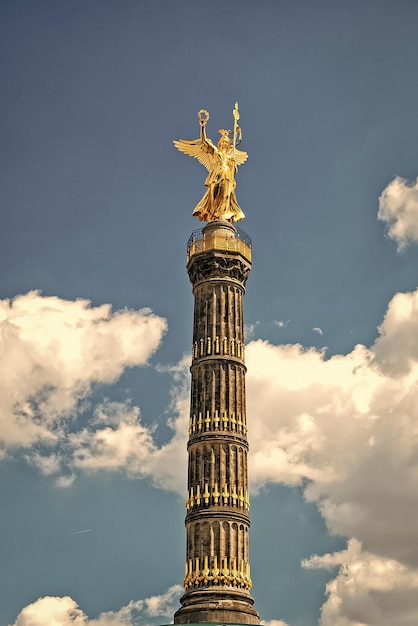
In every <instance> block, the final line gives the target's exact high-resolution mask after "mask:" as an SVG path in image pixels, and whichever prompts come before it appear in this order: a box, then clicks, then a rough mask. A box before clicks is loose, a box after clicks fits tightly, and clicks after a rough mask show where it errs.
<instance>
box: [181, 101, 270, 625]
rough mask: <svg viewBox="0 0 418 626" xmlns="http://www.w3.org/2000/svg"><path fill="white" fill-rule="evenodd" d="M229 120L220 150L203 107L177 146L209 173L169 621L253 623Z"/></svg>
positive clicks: (195, 273)
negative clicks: (183, 543) (180, 561)
mask: <svg viewBox="0 0 418 626" xmlns="http://www.w3.org/2000/svg"><path fill="white" fill-rule="evenodd" d="M233 117H234V127H233V131H230V130H224V129H221V130H220V131H219V132H220V134H221V137H220V139H219V141H218V145H217V146H215V145H214V144H213V143H212V141H211V140H210V139H209V138H208V137H207V136H206V124H207V122H208V120H209V113H208V112H207V111H205V110H201V111H199V113H198V119H199V123H200V137H199V139H196V140H192V141H188V140H185V139H179V140H178V141H174V145H175V146H176V147H177V148H178V149H179V150H180V151H181V152H184V153H185V154H188V155H190V156H192V157H195V158H196V159H198V161H199V162H200V163H201V164H202V165H204V166H205V167H206V169H207V170H208V172H209V173H208V176H207V178H206V180H205V186H206V193H205V194H204V196H203V198H202V199H201V201H200V202H199V203H198V204H197V206H196V208H195V209H194V211H193V215H194V216H195V217H197V218H198V219H199V220H202V221H206V222H208V223H207V224H206V226H204V227H203V228H202V229H199V230H198V231H195V232H194V233H193V234H192V235H191V237H190V239H189V242H188V247H187V271H188V274H189V278H190V281H191V283H192V285H193V294H194V324H193V346H192V365H191V368H190V370H191V378H192V380H191V406H190V424H189V441H188V444H187V449H188V486H187V499H186V510H187V513H186V520H185V525H186V533H187V547H186V566H185V577H184V587H185V593H184V595H183V596H182V598H181V600H180V602H181V605H182V606H181V608H180V609H179V610H178V611H177V612H176V613H175V616H174V623H175V624H191V623H203V622H210V623H222V624H223V623H227V622H229V623H235V624H259V623H260V619H259V616H258V613H257V612H256V611H255V610H254V608H253V606H252V605H253V603H254V600H253V599H252V597H251V595H250V589H251V578H250V564H249V549H248V533H249V528H250V520H249V515H248V510H249V497H248V469H247V458H248V441H247V417H246V405H245V373H246V367H245V359H244V321H243V296H244V292H245V283H246V280H247V277H248V274H249V271H250V268H251V240H250V238H249V237H248V236H247V235H246V234H245V233H244V232H243V231H241V230H240V229H238V228H236V227H235V226H234V222H238V221H239V220H242V219H243V218H244V213H243V212H242V210H241V208H240V206H239V204H238V202H237V199H236V195H235V187H236V182H235V173H236V170H237V167H238V166H239V165H241V164H242V163H244V162H245V161H246V159H247V158H248V155H247V153H246V152H243V151H241V150H238V149H237V144H238V143H239V141H240V139H241V129H240V127H239V125H238V120H239V112H238V105H237V104H236V105H235V108H234V110H233ZM231 135H232V139H231Z"/></svg>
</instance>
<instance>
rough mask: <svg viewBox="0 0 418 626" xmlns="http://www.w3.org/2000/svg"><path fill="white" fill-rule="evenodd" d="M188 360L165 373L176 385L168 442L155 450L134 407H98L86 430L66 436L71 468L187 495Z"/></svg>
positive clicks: (115, 404) (149, 431) (150, 431)
mask: <svg viewBox="0 0 418 626" xmlns="http://www.w3.org/2000/svg"><path fill="white" fill-rule="evenodd" d="M189 361H190V359H189V358H188V357H185V358H184V359H182V361H180V362H179V363H178V364H177V365H176V366H172V367H166V368H160V369H164V371H169V372H170V373H171V374H172V375H173V377H174V380H175V382H176V385H175V387H173V389H172V397H171V403H170V407H169V413H170V415H171V416H172V417H170V418H169V419H168V420H167V425H168V426H169V428H170V429H171V430H172V432H173V436H172V437H171V439H170V440H169V441H168V442H167V443H166V444H164V445H162V446H158V445H157V444H156V443H155V440H154V438H153V429H152V428H150V427H147V426H144V425H143V424H142V422H141V419H140V412H139V409H138V407H131V406H130V405H129V404H128V403H119V402H106V403H104V404H101V405H100V406H98V407H97V408H96V410H95V413H94V419H93V421H92V423H91V424H90V425H89V426H88V427H85V428H83V429H82V430H79V431H77V432H74V433H71V434H69V436H68V442H69V450H70V452H69V453H70V454H71V457H72V460H71V462H70V463H69V464H70V465H71V466H72V467H73V468H76V469H78V470H83V471H89V472H95V471H99V470H103V471H122V470H123V471H125V472H126V473H127V474H128V475H129V476H131V477H139V478H141V477H142V478H143V477H150V478H151V480H152V482H153V484H154V485H155V486H157V487H160V488H163V489H167V490H169V491H176V492H178V493H180V494H181V495H184V492H185V477H186V465H187V455H186V443H187V436H188V420H189V377H190V374H189Z"/></svg>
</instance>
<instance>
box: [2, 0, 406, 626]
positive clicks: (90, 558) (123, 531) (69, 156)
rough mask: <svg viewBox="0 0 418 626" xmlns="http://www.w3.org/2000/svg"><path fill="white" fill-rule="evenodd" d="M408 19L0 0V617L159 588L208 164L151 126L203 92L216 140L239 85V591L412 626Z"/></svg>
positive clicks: (375, 624) (125, 621)
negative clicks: (190, 244)
mask: <svg viewBox="0 0 418 626" xmlns="http://www.w3.org/2000/svg"><path fill="white" fill-rule="evenodd" d="M417 20H418V7H417V6H416V4H415V3H414V2H408V1H406V0H403V1H397V2H395V1H388V0H379V1H378V0H368V1H361V2H360V1H355V0H354V1H352V2H343V1H340V0H338V1H325V0H318V1H317V2H315V3H313V2H309V1H307V0H306V1H294V2H290V1H282V0H277V1H273V0H258V1H257V2H255V1H248V0H240V1H239V2H238V1H235V0H230V1H227V2H220V1H218V0H214V1H213V2H211V3H207V2H201V1H200V0H194V1H191V0H190V1H189V0H187V1H186V0H177V1H176V2H168V1H166V2H164V1H163V0H154V1H147V0H141V1H138V0H137V1H134V0H118V1H117V2H116V1H115V0H113V1H110V0H101V1H100V2H99V0H89V2H85V1H82V0H71V1H67V2H64V1H62V0H54V1H52V0H39V1H38V2H36V3H34V2H30V1H29V0H26V1H25V0H17V1H16V0H15V1H11V0H3V1H2V2H1V3H0V51H1V58H2V98H1V102H0V113H1V114H0V132H1V142H0V150H1V153H2V155H1V156H2V158H1V161H2V167H1V170H0V178H1V185H0V189H1V191H0V194H1V205H0V206H1V212H2V228H1V232H0V242H1V245H0V255H1V258H0V262H1V266H2V268H3V272H2V277H1V280H0V300H1V302H0V324H1V334H0V342H1V354H2V358H1V361H0V373H1V375H0V379H1V382H0V404H1V415H2V417H1V419H0V467H1V472H0V498H1V503H2V515H1V516H0V537H1V539H0V555H1V563H2V566H1V568H0V626H9V625H11V626H40V625H41V624H42V625H44V624H45V623H51V624H52V623H54V624H56V625H57V626H71V625H72V624H75V625H76V626H80V625H81V626H122V625H125V626H126V625H128V626H137V625H139V624H140V625H141V626H142V625H144V624H158V623H160V624H161V623H168V622H169V621H170V620H171V618H172V615H173V612H174V610H175V609H176V608H177V607H178V597H179V594H180V591H181V589H180V588H179V585H181V581H182V576H183V568H184V554H185V534H184V526H183V519H184V513H185V509H184V493H185V486H186V474H185V466H186V465H185V464H186V450H185V441H186V436H187V435H186V422H187V410H188V376H189V374H188V363H189V362H188V359H189V354H190V345H191V334H192V314H193V299H192V294H191V288H190V284H189V282H188V278H187V273H186V270H185V262H186V259H185V248H186V244H187V240H188V238H189V235H190V233H191V232H192V231H193V230H194V229H196V228H199V227H200V226H201V224H200V223H199V222H198V221H196V220H195V219H194V218H192V211H193V208H194V206H195V205H196V204H197V202H198V201H199V200H200V198H201V197H202V195H203V193H204V186H203V181H204V178H205V170H204V169H203V168H202V166H200V165H199V164H198V163H197V162H195V161H194V160H191V159H187V158H186V157H185V156H184V155H182V154H179V153H178V152H177V151H176V150H175V149H174V147H173V145H172V140H173V139H178V138H184V139H193V138H196V137H197V136H198V132H199V126H198V120H197V112H198V111H199V110H200V109H202V108H204V109H207V110H208V111H209V112H210V120H209V123H208V126H207V133H208V136H209V137H211V138H212V140H215V139H216V138H217V130H218V128H229V127H230V125H231V123H232V109H233V106H234V103H235V101H238V102H239V104H240V113H241V119H240V122H241V126H242V128H243V132H244V137H243V142H242V145H241V148H242V149H243V150H246V151H247V152H248V154H249V159H248V161H247V162H246V163H245V164H244V165H242V167H240V171H239V173H238V175H237V182H238V185H237V198H238V202H239V203H240V206H241V207H242V208H243V210H244V212H245V214H246V219H245V221H244V222H242V223H241V224H240V226H241V227H242V228H243V229H244V230H245V231H246V232H247V233H248V234H249V235H250V236H251V237H252V240H253V268H252V271H251V275H250V278H249V281H248V284H247V294H246V299H245V320H246V324H247V343H248V346H247V365H248V376H247V387H248V411H247V412H248V416H249V417H248V419H249V423H250V432H249V437H250V446H251V450H252V460H251V468H250V471H251V480H252V485H253V487H252V507H251V519H252V528H251V537H250V549H251V559H250V560H251V565H252V578H253V584H254V587H253V590H252V593H253V596H254V598H255V601H256V608H257V610H258V611H259V613H260V615H261V617H262V619H263V622H265V623H267V622H274V623H273V624H272V626H283V625H284V624H285V625H286V626H316V625H317V624H320V625H321V626H330V625H331V624H332V626H360V625H361V626H393V625H394V624H396V625H397V626H415V625H416V623H417V622H418V600H417V598H418V554H417V549H416V546H417V545H418V537H417V528H418V523H417V510H418V508H417V506H418V502H417V496H416V493H418V490H417V487H418V485H417V475H418V472H417V461H416V459H417V458H418V455H417V452H418V438H417V437H418V435H417V427H416V424H417V420H418V414H417V408H416V407H417V406H418V402H417V399H418V398H417V389H418V384H417V383H418V347H417V341H416V337H417V336H418V291H417V267H418V247H417V242H418V184H417V176H418V136H417V111H418V88H417V82H416V66H417V59H418V40H417V37H416V24H417ZM228 125H229V126H228ZM313 328H319V329H321V331H322V334H321V333H319V332H317V331H313V330H312V329H313ZM54 620H55V621H54Z"/></svg>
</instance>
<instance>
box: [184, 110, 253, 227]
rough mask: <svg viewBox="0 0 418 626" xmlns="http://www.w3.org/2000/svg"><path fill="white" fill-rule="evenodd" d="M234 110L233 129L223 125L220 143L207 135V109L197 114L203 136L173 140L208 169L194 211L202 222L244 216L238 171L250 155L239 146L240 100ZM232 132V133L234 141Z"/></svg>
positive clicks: (235, 219) (220, 131)
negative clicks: (236, 179) (237, 178)
mask: <svg viewBox="0 0 418 626" xmlns="http://www.w3.org/2000/svg"><path fill="white" fill-rule="evenodd" d="M232 114H233V116H234V130H233V131H232V130H224V129H223V128H221V129H220V130H219V133H220V134H221V137H220V139H219V141H218V146H217V147H216V146H215V145H214V144H213V143H212V141H211V140H210V139H208V137H206V128H205V127H206V124H207V122H208V120H209V113H208V112H207V111H205V110H204V109H202V110H201V111H199V113H198V115H197V116H198V118H199V122H200V138H199V139H194V140H191V141H189V140H187V139H178V140H177V141H174V142H173V143H174V145H175V146H176V148H178V150H180V152H184V154H188V155H190V156H192V157H194V158H195V159H197V160H198V161H199V163H201V164H202V165H204V166H205V167H206V169H207V170H208V171H209V174H208V175H207V177H206V180H205V187H206V193H205V195H204V196H203V198H202V199H201V201H200V202H199V203H198V204H197V206H196V207H195V209H194V211H193V215H194V217H197V218H198V219H199V220H201V221H203V222H213V221H215V220H227V221H229V222H238V221H239V220H242V219H244V217H245V215H244V213H243V211H242V210H241V208H240V206H239V204H238V202H237V198H236V195H235V187H236V182H235V172H236V171H237V169H238V165H242V163H244V162H245V161H246V160H247V158H248V154H247V153H246V152H243V151H242V150H237V147H236V146H237V143H239V142H240V140H241V136H242V134H241V129H240V127H239V126H238V120H239V112H238V103H236V104H235V108H234V110H233V112H232ZM230 135H233V137H232V141H231V139H230Z"/></svg>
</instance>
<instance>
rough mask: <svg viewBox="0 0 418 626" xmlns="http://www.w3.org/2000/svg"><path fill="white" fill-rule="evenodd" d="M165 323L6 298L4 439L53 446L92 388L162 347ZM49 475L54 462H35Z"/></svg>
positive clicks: (1, 379) (57, 301)
mask: <svg viewBox="0 0 418 626" xmlns="http://www.w3.org/2000/svg"><path fill="white" fill-rule="evenodd" d="M165 330H166V322H165V320H164V319H162V318H160V317H158V316H156V315H153V314H152V313H151V311H150V310H149V309H142V310H140V311H130V310H123V311H118V312H112V310H111V307H110V305H108V304H104V305H102V306H98V307H93V306H91V303H90V302H89V301H88V300H75V301H69V300H63V299H61V298H58V297H54V296H50V297H44V296H42V295H41V294H40V293H39V292H36V291H32V292H29V293H27V294H26V295H22V296H17V297H16V298H14V299H13V300H1V301H0V351H1V354H2V360H1V362H0V416H1V417H0V442H2V443H3V447H4V448H9V449H10V448H14V447H19V446H23V447H30V446H31V445H32V444H34V443H36V442H39V441H41V442H46V443H50V444H51V443H54V442H55V441H57V440H58V439H59V438H60V436H62V428H63V421H64V420H65V418H66V417H68V416H69V415H71V414H72V413H74V412H75V411H76V409H77V407H78V404H79V402H80V400H81V399H82V398H84V397H86V396H87V395H88V394H89V393H90V391H91V388H92V385H93V384H94V383H111V382H114V381H115V380H117V379H118V378H119V376H120V375H121V374H122V372H123V370H124V369H125V368H127V367H131V366H137V365H143V364H145V363H146V362H147V360H148V359H149V357H150V356H151V355H152V353H153V352H154V351H155V350H156V349H157V348H158V345H159V343H160V341H161V338H162V336H163V334H164V332H165ZM32 462H33V463H37V464H38V466H39V467H40V469H41V471H43V472H44V473H45V472H46V473H48V464H49V466H50V467H51V463H52V458H50V459H49V461H46V460H41V459H40V458H39V457H32Z"/></svg>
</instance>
